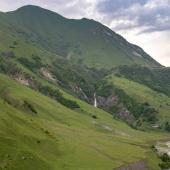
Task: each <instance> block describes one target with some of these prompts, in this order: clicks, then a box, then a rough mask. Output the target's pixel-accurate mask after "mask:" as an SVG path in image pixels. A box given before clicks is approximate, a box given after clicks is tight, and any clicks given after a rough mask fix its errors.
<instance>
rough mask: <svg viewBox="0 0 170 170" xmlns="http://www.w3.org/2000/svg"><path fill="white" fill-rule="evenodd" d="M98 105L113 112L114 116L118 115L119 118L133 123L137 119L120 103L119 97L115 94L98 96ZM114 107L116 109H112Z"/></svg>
mask: <svg viewBox="0 0 170 170" xmlns="http://www.w3.org/2000/svg"><path fill="white" fill-rule="evenodd" d="M97 105H98V107H101V108H104V109H106V110H108V111H110V112H112V113H113V114H114V116H117V117H118V118H120V119H122V120H124V121H126V122H127V123H129V124H132V123H134V121H135V118H134V116H133V115H132V114H131V112H130V111H129V110H128V109H126V107H125V106H124V105H123V104H122V103H119V97H118V96H116V95H114V94H112V95H110V96H108V97H103V96H97ZM113 108H116V109H114V110H115V111H112V110H113Z"/></svg>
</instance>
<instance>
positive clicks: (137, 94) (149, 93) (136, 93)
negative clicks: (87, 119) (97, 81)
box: [107, 75, 170, 129]
mask: <svg viewBox="0 0 170 170" xmlns="http://www.w3.org/2000/svg"><path fill="white" fill-rule="evenodd" d="M107 81H108V82H110V83H111V84H113V85H114V86H116V87H118V88H119V89H121V90H123V91H124V92H125V94H127V95H128V96H130V97H131V98H132V99H133V100H134V101H136V102H137V103H141V104H143V103H147V105H151V106H152V107H153V108H154V110H155V111H156V112H155V115H156V117H157V118H156V120H155V122H152V121H151V123H150V126H152V125H154V124H156V125H157V128H158V127H159V128H162V129H164V128H165V127H166V126H165V125H166V123H167V121H170V115H169V110H170V98H169V97H168V96H166V95H164V94H162V93H158V92H157V91H154V90H152V89H150V88H149V87H147V86H145V85H142V84H139V83H136V82H134V81H132V80H128V79H126V78H123V77H117V76H114V75H113V76H108V77H107ZM127 104H128V103H127ZM129 104H131V103H129ZM126 106H128V105H126ZM133 107H135V106H133ZM138 110H139V109H138ZM134 114H135V112H134ZM136 114H139V115H138V116H139V117H140V116H141V114H142V111H141V112H139V113H136ZM150 115H151V110H150V111H149V112H146V115H145V116H146V117H149V116H150ZM139 120H140V119H139ZM140 121H141V120H140ZM138 123H139V122H138ZM141 125H142V123H141V122H140V126H141ZM153 127H155V126H153Z"/></svg>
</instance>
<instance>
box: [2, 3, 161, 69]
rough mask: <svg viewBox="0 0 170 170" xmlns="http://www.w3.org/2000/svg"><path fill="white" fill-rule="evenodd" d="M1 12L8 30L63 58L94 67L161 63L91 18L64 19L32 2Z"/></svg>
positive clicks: (151, 65)
mask: <svg viewBox="0 0 170 170" xmlns="http://www.w3.org/2000/svg"><path fill="white" fill-rule="evenodd" d="M4 15H6V17H7V19H8V21H9V25H10V24H12V27H11V28H10V29H13V30H15V28H16V30H15V32H17V34H18V36H21V37H23V38H27V40H29V41H30V42H34V43H36V44H39V45H40V46H41V47H43V48H45V49H46V50H49V51H51V52H54V53H57V54H58V55H61V56H63V57H66V58H67V57H68V56H70V57H68V58H71V59H72V60H73V61H74V62H76V63H78V62H80V61H83V63H84V64H86V65H88V66H90V67H96V68H111V67H115V66H117V65H124V64H127V65H131V64H141V65H147V66H149V67H159V66H161V65H160V64H159V63H158V62H156V61H155V60H154V59H153V58H151V56H149V55H148V54H147V53H145V52H144V50H143V49H142V48H140V47H139V46H136V45H133V44H131V43H129V42H128V41H127V40H126V39H124V38H123V37H122V36H120V35H119V34H117V33H115V32H114V31H113V30H111V29H110V28H108V27H106V26H105V25H103V24H101V23H99V22H97V21H94V20H90V19H87V18H84V19H83V18H82V19H80V20H76V19H67V18H65V17H63V16H61V15H59V14H57V13H55V12H52V11H49V10H46V9H44V8H41V7H38V6H32V5H29V6H24V7H21V8H19V9H17V10H16V11H13V12H9V13H5V14H4ZM18 26H20V27H18ZM17 27H18V28H17ZM67 28H69V30H68V29H67ZM21 33H22V34H21ZM27 34H28V35H27ZM31 37H34V39H33V38H31Z"/></svg>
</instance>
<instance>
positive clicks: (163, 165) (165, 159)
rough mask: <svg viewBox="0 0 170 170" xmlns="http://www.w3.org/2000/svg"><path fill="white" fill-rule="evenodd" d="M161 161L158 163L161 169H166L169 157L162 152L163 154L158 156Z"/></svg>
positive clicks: (168, 164) (169, 161) (168, 165)
mask: <svg viewBox="0 0 170 170" xmlns="http://www.w3.org/2000/svg"><path fill="white" fill-rule="evenodd" d="M160 158H161V160H162V162H161V163H160V164H159V166H160V167H161V169H162V170H166V169H169V168H170V158H169V156H168V155H167V154H166V153H164V154H163V155H161V156H160Z"/></svg>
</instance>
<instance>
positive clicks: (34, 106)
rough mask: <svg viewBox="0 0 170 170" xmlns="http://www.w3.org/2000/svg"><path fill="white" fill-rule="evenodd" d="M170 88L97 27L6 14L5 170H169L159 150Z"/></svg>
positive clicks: (139, 55) (1, 32)
mask: <svg viewBox="0 0 170 170" xmlns="http://www.w3.org/2000/svg"><path fill="white" fill-rule="evenodd" d="M125 64H126V66H120V65H125ZM135 64H138V65H135ZM169 80H170V79H169V68H164V67H162V66H161V65H160V64H159V63H157V62H156V61H154V60H153V59H152V58H151V57H150V56H149V55H148V54H146V53H145V52H144V51H143V50H142V49H141V48H139V47H137V46H135V45H132V44H130V43H128V42H127V41H126V40H125V39H123V38H122V37H121V36H119V35H117V34H116V33H114V32H113V31H111V30H110V29H108V28H107V27H105V26H103V25H102V24H100V23H98V22H96V21H93V20H88V19H81V20H69V19H66V18H64V17H62V16H60V15H58V14H56V13H53V12H50V11H48V10H44V9H42V8H39V7H34V6H26V7H23V8H20V9H18V10H17V11H14V12H9V13H0V108H1V109H0V115H1V116H0V160H2V161H1V162H0V170H1V169H8V170H39V169H41V170H49V169H50V170H56V169H65V170H75V169H78V170H79V169H81V170H87V169H90V170H110V169H113V168H116V167H120V166H122V165H128V164H129V163H134V162H138V161H139V160H141V161H142V162H145V163H146V166H148V167H149V169H151V170H160V167H159V163H161V161H160V159H159V158H158V157H157V156H156V154H155V153H154V152H153V151H152V150H151V148H150V145H151V142H152V141H155V140H161V139H165V138H168V137H169V131H170V125H169V122H170V115H169V110H170V98H169V97H168V96H169V92H170V87H169ZM94 96H95V97H96V99H97V104H98V107H99V108H100V109H99V108H95V107H93V106H92V104H93V103H94ZM123 121H124V122H123ZM125 122H126V123H125ZM127 123H128V124H130V125H131V126H129V125H128V124H127ZM137 129H138V130H137ZM161 166H163V165H161Z"/></svg>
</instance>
